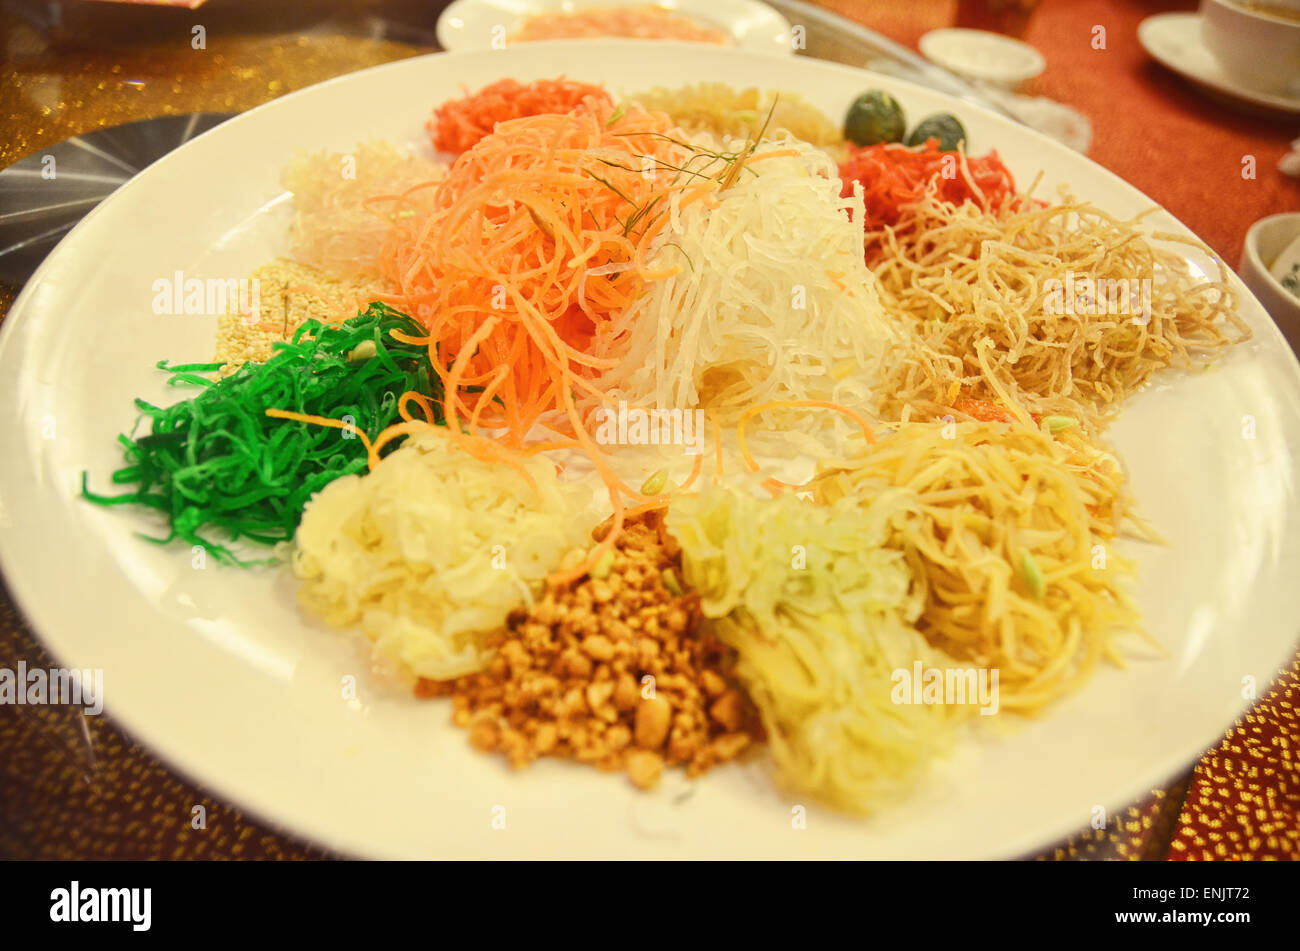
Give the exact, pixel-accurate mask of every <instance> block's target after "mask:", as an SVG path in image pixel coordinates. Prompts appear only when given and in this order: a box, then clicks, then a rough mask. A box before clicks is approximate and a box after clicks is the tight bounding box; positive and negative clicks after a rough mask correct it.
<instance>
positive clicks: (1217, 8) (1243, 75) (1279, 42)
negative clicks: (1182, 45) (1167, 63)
mask: <svg viewBox="0 0 1300 951" xmlns="http://www.w3.org/2000/svg"><path fill="white" fill-rule="evenodd" d="M1274 2H1275V3H1276V4H1277V5H1278V6H1284V7H1286V8H1287V9H1289V10H1293V11H1295V12H1296V14H1297V15H1300V2H1297V0H1274ZM1201 37H1202V39H1203V40H1204V41H1205V45H1206V47H1207V48H1208V49H1209V51H1210V52H1211V53H1213V54H1214V58H1215V59H1217V60H1218V61H1219V65H1220V66H1222V67H1223V71H1224V72H1225V73H1227V74H1228V75H1229V76H1231V77H1232V78H1233V79H1236V80H1237V81H1238V82H1240V83H1242V84H1244V85H1246V86H1249V87H1250V88H1252V89H1257V90H1259V91H1260V92H1266V93H1274V94H1291V95H1294V94H1295V93H1297V92H1300V19H1295V20H1292V19H1286V18H1283V17H1279V16H1271V15H1269V14H1267V13H1262V12H1260V11H1259V10H1258V9H1250V8H1247V7H1243V6H1240V5H1239V4H1236V3H1230V2H1228V0H1201Z"/></svg>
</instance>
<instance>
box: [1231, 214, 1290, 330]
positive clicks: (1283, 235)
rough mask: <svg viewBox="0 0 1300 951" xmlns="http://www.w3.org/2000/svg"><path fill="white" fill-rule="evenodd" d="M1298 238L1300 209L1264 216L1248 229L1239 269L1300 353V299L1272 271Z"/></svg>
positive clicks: (1242, 277)
mask: <svg viewBox="0 0 1300 951" xmlns="http://www.w3.org/2000/svg"><path fill="white" fill-rule="evenodd" d="M1297 238H1300V212H1294V211H1293V212H1287V213H1286V214H1281V215H1269V217H1267V218H1261V219H1260V220H1259V221H1257V222H1255V223H1254V224H1253V225H1251V226H1250V230H1249V231H1247V232H1246V241H1245V244H1244V246H1243V247H1242V251H1241V265H1240V266H1239V267H1238V268H1237V271H1238V273H1239V274H1241V279H1242V280H1243V281H1245V282H1246V286H1247V287H1249V288H1250V289H1251V291H1252V292H1253V293H1254V294H1255V296H1256V297H1258V298H1259V302H1260V303H1261V304H1263V305H1264V309H1265V310H1267V311H1268V312H1269V314H1270V315H1271V316H1272V317H1273V320H1274V321H1275V322H1276V323H1277V326H1278V329H1279V330H1281V331H1282V336H1284V337H1285V338H1286V339H1287V342H1289V343H1290V344H1291V347H1292V348H1293V349H1294V350H1296V351H1297V352H1300V298H1297V297H1296V295H1294V294H1292V293H1291V292H1290V291H1288V290H1287V289H1286V288H1285V287H1283V286H1282V284H1281V282H1279V281H1278V279H1277V278H1276V277H1275V276H1274V275H1273V274H1272V268H1273V262H1274V261H1275V260H1277V257H1278V255H1280V254H1281V253H1282V252H1283V251H1284V250H1285V249H1286V248H1287V247H1288V246H1289V245H1290V244H1291V243H1292V242H1294V241H1295V240H1296V239H1297Z"/></svg>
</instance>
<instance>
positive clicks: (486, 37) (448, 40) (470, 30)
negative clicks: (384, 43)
mask: <svg viewBox="0 0 1300 951" xmlns="http://www.w3.org/2000/svg"><path fill="white" fill-rule="evenodd" d="M647 5H649V6H658V7H663V8H665V9H667V10H672V11H673V12H675V13H679V14H681V15H683V16H687V17H689V18H690V19H692V20H695V21H696V22H698V23H700V24H701V25H704V26H711V27H713V28H715V29H718V30H721V31H722V32H723V33H725V34H727V36H729V37H730V38H731V45H732V46H735V47H738V48H740V49H748V50H757V51H759V52H766V53H775V54H777V55H783V56H790V55H793V54H794V46H793V44H792V43H791V36H790V24H789V22H788V21H787V20H786V18H785V17H783V16H782V15H781V14H780V13H778V12H777V11H776V10H775V9H773V8H772V7H769V6H768V5H767V4H765V3H762V2H760V0H454V2H453V3H451V4H450V5H449V6H447V8H446V9H445V10H443V11H442V13H441V14H440V15H439V16H438V24H437V27H436V32H437V36H438V44H439V45H440V46H441V47H442V48H443V49H445V50H449V51H451V52H458V51H464V50H486V49H498V50H499V49H501V48H503V46H504V45H518V44H511V43H510V39H509V38H510V37H511V36H513V35H514V34H515V32H516V31H517V30H518V29H519V28H520V27H521V26H522V25H523V24H524V22H525V21H526V20H528V19H529V17H532V16H536V15H538V14H542V13H551V12H562V13H573V12H575V11H578V10H582V9H584V8H587V7H638V6H647ZM714 48H715V49H716V47H714Z"/></svg>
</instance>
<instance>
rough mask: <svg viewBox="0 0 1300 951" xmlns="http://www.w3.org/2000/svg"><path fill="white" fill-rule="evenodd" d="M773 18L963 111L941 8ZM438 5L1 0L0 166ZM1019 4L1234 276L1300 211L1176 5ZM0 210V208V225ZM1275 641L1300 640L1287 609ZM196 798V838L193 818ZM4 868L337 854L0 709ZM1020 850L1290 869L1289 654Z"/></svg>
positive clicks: (59, 711)
mask: <svg viewBox="0 0 1300 951" xmlns="http://www.w3.org/2000/svg"><path fill="white" fill-rule="evenodd" d="M770 5H771V6H773V7H775V8H776V9H777V10H778V11H779V12H781V13H782V14H783V15H784V16H785V17H786V19H787V20H789V21H790V23H791V24H792V25H796V26H799V27H802V28H803V34H802V35H803V36H804V38H805V42H804V43H803V44H802V45H803V46H804V48H802V49H800V50H798V55H802V56H810V57H816V58H820V59H825V60H831V61H835V62H839V63H844V64H848V65H851V66H855V67H864V68H868V69H877V70H880V71H882V72H888V73H890V74H891V75H896V76H901V77H903V78H910V79H914V80H915V81H918V82H922V83H925V84H927V85H930V86H932V87H933V88H936V89H941V90H944V91H947V92H950V93H952V94H953V95H958V96H962V97H965V98H969V99H971V100H972V101H983V96H982V94H981V90H980V87H978V86H975V85H970V84H968V83H966V82H965V81H963V80H961V79H959V78H957V77H954V76H953V75H952V74H949V73H947V72H945V71H943V70H941V69H939V68H938V67H936V66H934V65H933V64H931V63H929V62H928V61H926V60H925V59H924V58H923V57H922V56H921V55H920V54H919V52H918V49H919V47H918V44H919V41H920V39H921V37H922V36H923V35H924V34H926V33H927V32H929V31H931V30H934V29H938V28H942V27H948V26H953V25H954V24H956V23H958V21H959V14H960V12H961V11H960V9H959V7H960V3H959V2H958V0H817V2H803V0H770ZM444 6H446V4H445V3H439V2H429V0H424V2H415V0H348V2H333V0H296V2H278V3H273V4H267V3H261V2H257V0H208V2H207V3H205V4H203V5H201V6H199V7H198V8H197V9H185V8H166V7H159V6H154V5H146V4H126V3H112V2H77V0H64V2H37V0H0V169H3V168H5V167H7V166H10V165H12V164H13V163H15V162H18V161H20V160H23V159H25V158H29V157H31V156H35V155H39V154H41V153H42V151H43V150H46V149H50V148H53V147H54V146H56V145H57V144H58V143H61V142H64V141H66V140H68V139H70V138H72V137H75V136H87V135H90V134H91V133H94V132H96V131H97V130H106V129H112V128H114V127H117V126H121V125H123V124H125V123H131V122H137V121H139V120H145V119H154V118H158V117H167V116H176V117H183V116H192V115H194V114H205V115H209V114H216V115H217V117H218V119H219V118H220V117H222V116H224V115H227V114H233V113H239V112H242V111H244V110H248V109H252V108H254V107H256V106H258V105H261V104H262V103H265V102H267V101H269V100H272V99H274V98H276V97H279V96H283V95H285V94H287V93H290V92H293V91H294V90H297V89H301V88H303V87H305V86H308V85H311V84H313V83H317V82H320V81H322V80H325V79H329V78H330V77H334V76H339V75H342V74H345V73H349V72H352V71H355V70H359V69H364V68H366V67H370V66H374V65H377V64H381V63H386V62H390V61H394V60H398V59H402V58H406V57H412V56H421V55H426V54H430V53H436V52H438V51H439V50H440V47H439V44H438V41H437V38H436V35H435V29H434V25H435V21H436V19H437V17H438V14H439V12H440V11H441V9H442V8H443V7H444ZM1030 7H1031V9H1030V11H1029V13H1028V15H1027V17H1026V18H1025V21H1024V23H1023V24H1021V29H1020V30H1019V32H1020V33H1021V37H1020V38H1021V39H1023V40H1024V41H1025V42H1026V43H1028V44H1030V45H1032V46H1033V47H1035V48H1036V49H1037V50H1038V51H1039V52H1041V54H1042V55H1043V57H1044V59H1045V61H1046V66H1045V69H1044V70H1043V71H1042V72H1041V74H1039V75H1038V76H1036V77H1035V78H1033V79H1031V80H1029V81H1028V82H1027V83H1026V84H1025V85H1024V86H1023V87H1022V88H1020V89H1019V90H1018V92H1019V94H1020V95H1023V96H1031V97H1044V98H1046V99H1049V100H1053V101H1055V102H1056V103H1060V104H1063V105H1065V106H1068V107H1070V108H1071V109H1074V110H1076V111H1077V112H1078V113H1080V114H1082V115H1083V116H1084V117H1086V118H1087V120H1088V122H1089V123H1090V125H1091V140H1090V143H1089V145H1088V148H1087V155H1088V156H1089V157H1090V158H1091V159H1093V160H1094V161H1096V162H1097V163H1099V164H1100V165H1102V166H1104V167H1105V168H1107V169H1109V170H1110V171H1112V172H1114V173H1115V174H1117V175H1119V176H1120V177H1122V178H1123V179H1125V180H1126V181H1128V182H1130V183H1132V184H1133V185H1135V186H1136V187H1137V188H1139V189H1140V190H1142V191H1143V192H1144V193H1145V194H1146V195H1148V196H1149V197H1150V198H1151V199H1152V200H1153V201H1154V202H1156V203H1158V204H1160V205H1162V206H1164V207H1165V208H1166V209H1168V210H1169V211H1170V212H1171V213H1172V214H1173V215H1174V216H1176V217H1177V218H1179V219H1180V220H1181V221H1182V222H1184V223H1185V224H1186V225H1187V226H1188V227H1189V228H1190V229H1191V230H1192V231H1194V232H1195V233H1196V234H1198V235H1199V236H1201V238H1202V239H1203V240H1204V241H1205V242H1206V243H1207V244H1208V245H1209V247H1210V248H1211V249H1212V250H1213V251H1214V252H1215V253H1216V254H1217V255H1218V256H1219V257H1221V258H1222V259H1223V260H1224V261H1225V262H1226V263H1227V264H1228V265H1229V266H1230V267H1234V268H1235V267H1236V266H1237V263H1238V261H1239V259H1240V255H1241V252H1242V244H1243V240H1244V238H1245V234H1246V231H1247V229H1248V228H1249V227H1250V226H1251V224H1252V223H1253V222H1255V221H1257V220H1258V219H1260V218H1262V217H1265V216H1267V215H1270V214H1274V213H1277V212H1283V211H1294V210H1300V180H1298V179H1296V178H1295V177H1291V176H1289V175H1287V174H1285V172H1284V171H1282V170H1281V169H1279V162H1280V161H1281V160H1282V159H1283V157H1284V156H1286V155H1287V154H1288V152H1290V151H1291V149H1292V145H1293V141H1294V140H1296V138H1297V136H1300V114H1295V113H1293V114H1290V115H1288V114H1284V113H1276V112H1273V113H1270V112H1267V111H1258V110H1255V111H1252V110H1242V109H1239V108H1235V107H1234V106H1233V104H1231V103H1225V102H1223V101H1222V100H1221V99H1219V98H1216V97H1213V96H1210V95H1208V94H1207V92H1206V90H1205V89H1203V88H1201V87H1198V86H1195V85H1193V84H1191V83H1189V82H1188V81H1187V80H1185V79H1183V78H1182V77H1180V76H1178V75H1176V74H1174V73H1173V72H1170V71H1169V70H1167V69H1165V68H1164V67H1162V66H1161V65H1159V64H1158V63H1157V62H1155V61H1154V60H1153V59H1151V58H1150V57H1149V56H1148V55H1147V53H1146V52H1145V50H1144V49H1143V47H1142V46H1141V45H1140V43H1139V40H1138V25H1139V23H1140V22H1141V21H1142V20H1143V19H1144V18H1146V17H1149V16H1151V15H1153V14H1157V13H1161V12H1167V11H1192V10H1195V8H1196V3H1195V2H1194V0H1188V2H1164V0H1039V2H1038V3H1036V4H1030ZM196 25H201V26H202V27H203V31H204V35H205V49H204V54H203V55H201V56H199V55H194V48H193V46H192V43H191V40H192V37H193V36H194V27H195V26H196ZM1099 28H1100V29H1099ZM1099 36H1100V37H1102V41H1101V42H1100V43H1099V42H1098V37H1099ZM3 194H4V193H3V192H0V196H2V195H3ZM5 215H6V209H5V208H3V207H0V224H3V222H4V219H5ZM21 279H22V276H21V274H19V275H17V276H15V275H13V274H11V273H6V274H5V280H4V281H3V282H0V320H3V317H4V314H5V313H6V312H7V311H8V310H9V308H10V306H11V305H12V303H13V301H14V299H15V297H16V295H17V294H18V293H19V291H20V290H21ZM9 413H10V411H9V410H6V411H5V415H6V417H8V416H9ZM9 421H10V422H11V423H12V419H10V420H9ZM2 503H3V500H0V510H2ZM30 544H33V545H36V544H40V541H39V539H32V540H31V542H30ZM1295 627H1296V631H1297V635H1298V636H1300V618H1297V619H1295ZM1245 633H1246V632H1242V634H1243V636H1244V635H1245ZM20 663H21V664H25V665H26V667H27V668H28V669H33V668H38V667H40V668H48V667H51V666H54V665H55V664H57V663H58V658H55V657H52V656H50V654H49V653H48V652H47V650H46V648H45V647H44V645H43V644H42V640H41V637H40V632H39V631H36V630H33V629H32V628H31V627H30V626H29V625H28V624H27V622H26V621H25V619H24V617H23V615H22V612H21V611H20V610H19V609H18V607H16V606H15V603H14V600H13V597H12V596H11V593H10V592H9V590H8V588H7V587H5V586H4V584H3V579H2V578H0V668H9V669H16V668H17V666H18V665H19V664H20ZM161 675H163V672H160V676H161ZM173 675H176V674H173ZM198 807H202V813H203V815H204V816H205V822H204V823H202V824H201V826H202V827H201V828H200V827H198V826H199V825H200V824H197V823H195V822H194V821H193V817H194V816H195V815H196V814H197V811H198ZM1085 821H1086V820H1085ZM0 857H2V858H5V859H29V860H30V859H59V860H82V859H115V860H121V859H328V858H342V857H345V856H340V855H338V854H336V853H335V852H334V851H332V850H331V849H330V848H329V847H328V845H326V844H321V843H314V842H310V841H305V840H303V839H302V838H299V837H297V836H296V835H295V834H294V833H293V831H292V830H289V829H284V828H277V827H274V826H272V825H269V824H267V823H266V822H264V821H263V820H261V819H260V818H259V817H257V816H255V815H250V814H247V813H246V812H244V811H242V810H241V809H240V807H239V806H238V805H237V804H236V803H232V802H226V801H223V800H222V799H220V798H218V797H216V796H214V795H213V794H212V793H211V792H210V791H209V790H207V789H205V788H204V787H203V786H202V785H201V783H199V782H197V781H196V780H195V778H194V777H190V776H186V775H183V774H181V773H179V772H177V771H176V770H174V769H173V768H171V767H170V766H169V765H168V764H167V763H166V762H163V761H161V760H160V759H159V758H158V757H156V756H155V755H153V754H152V753H151V752H150V750H149V749H147V748H145V747H144V746H142V745H141V744H140V743H138V742H137V741H136V740H135V739H134V738H133V737H132V736H131V735H130V733H129V732H127V731H126V730H124V729H123V728H121V727H120V726H119V725H117V724H115V723H114V720H113V717H112V715H111V712H109V713H106V714H104V715H99V716H89V715H86V714H85V713H84V712H83V711H82V709H81V708H80V707H70V706H60V705H34V706H30V705H22V706H19V705H13V704H0ZM1022 858H1025V859H1037V860H1046V861H1063V860H1064V861H1069V860H1096V859H1112V860H1113V859H1120V860H1225V859H1297V858H1300V653H1298V654H1296V655H1294V656H1293V657H1292V658H1291V661H1290V663H1289V665H1288V666H1284V667H1283V669H1280V670H1278V671H1277V672H1276V674H1275V677H1274V678H1273V680H1272V681H1271V682H1270V683H1267V684H1261V685H1260V689H1259V691H1258V699H1257V700H1255V701H1254V703H1253V705H1252V706H1251V707H1250V709H1249V711H1248V712H1246V713H1244V714H1243V715H1242V716H1241V717H1240V718H1239V719H1237V720H1236V721H1235V722H1233V723H1231V724H1225V729H1224V732H1223V735H1222V736H1221V737H1220V738H1218V740H1216V741H1215V742H1214V743H1213V744H1212V745H1211V746H1210V747H1209V748H1208V749H1206V750H1205V752H1204V755H1202V756H1201V757H1200V759H1199V760H1198V761H1196V762H1189V763H1187V764H1186V766H1185V768H1184V769H1183V770H1182V771H1180V772H1179V773H1177V774H1176V775H1171V776H1169V777H1167V778H1166V779H1165V781H1164V782H1163V783H1162V784H1161V785H1160V786H1158V787H1156V788H1152V789H1151V790H1150V791H1149V792H1148V793H1147V794H1146V795H1145V796H1143V797H1142V798H1141V799H1140V800H1138V801H1135V802H1132V803H1130V804H1128V805H1127V806H1126V807H1125V808H1123V809H1121V810H1118V811H1113V812H1111V813H1110V814H1109V815H1107V816H1105V819H1104V822H1095V823H1093V824H1092V825H1086V826H1082V827H1081V828H1080V829H1079V830H1078V831H1077V832H1076V833H1075V834H1073V835H1070V836H1069V837H1068V838H1066V839H1064V840H1063V841H1060V842H1055V843H1049V844H1045V845H1044V846H1043V847H1042V848H1041V850H1039V851H1038V852H1036V853H1035V854H1032V855H1026V856H1022Z"/></svg>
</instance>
